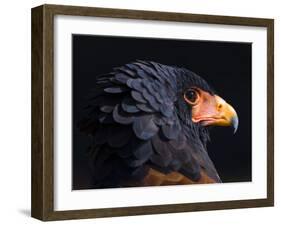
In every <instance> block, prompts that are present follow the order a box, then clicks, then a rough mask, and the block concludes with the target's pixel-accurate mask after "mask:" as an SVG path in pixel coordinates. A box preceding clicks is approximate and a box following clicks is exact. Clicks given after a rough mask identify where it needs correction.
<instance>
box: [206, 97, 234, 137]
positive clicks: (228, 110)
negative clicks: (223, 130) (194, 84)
mask: <svg viewBox="0 0 281 226" xmlns="http://www.w3.org/2000/svg"><path fill="white" fill-rule="evenodd" d="M215 99H216V103H217V114H215V117H214V118H215V120H214V122H211V123H210V124H209V125H213V126H231V127H232V128H233V130H234V132H233V133H236V131H237V129H238V124H239V120H238V116H237V113H236V111H235V110H234V108H233V107H232V106H231V105H230V104H228V103H227V102H226V101H224V100H223V99H222V98H221V97H219V96H217V95H215Z"/></svg>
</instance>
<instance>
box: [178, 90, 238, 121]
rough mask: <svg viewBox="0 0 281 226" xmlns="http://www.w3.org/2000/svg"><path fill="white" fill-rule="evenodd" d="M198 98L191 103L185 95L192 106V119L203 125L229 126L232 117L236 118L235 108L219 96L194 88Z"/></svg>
mask: <svg viewBox="0 0 281 226" xmlns="http://www.w3.org/2000/svg"><path fill="white" fill-rule="evenodd" d="M194 90H196V92H197V94H198V98H197V100H196V101H194V102H193V103H192V102H190V101H189V100H188V99H187V98H186V97H185V96H184V98H185V101H186V102H187V104H189V105H191V107H192V121H193V122H194V123H201V124H202V125H204V126H207V125H217V126H230V125H231V123H232V119H233V118H234V117H236V118H237V114H236V112H235V110H234V109H233V108H232V106H230V105H229V104H228V103H226V102H225V101H224V100H223V99H222V98H221V97H219V96H217V95H211V94H210V93H208V92H205V91H203V90H201V89H198V88H194Z"/></svg>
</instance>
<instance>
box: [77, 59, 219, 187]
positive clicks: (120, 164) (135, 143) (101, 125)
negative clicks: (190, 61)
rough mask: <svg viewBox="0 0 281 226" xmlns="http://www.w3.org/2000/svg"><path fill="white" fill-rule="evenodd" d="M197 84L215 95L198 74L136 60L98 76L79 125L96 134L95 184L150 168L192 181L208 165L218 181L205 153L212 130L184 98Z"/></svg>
mask: <svg viewBox="0 0 281 226" xmlns="http://www.w3.org/2000/svg"><path fill="white" fill-rule="evenodd" d="M193 86H196V87H198V88H201V89H202V90H204V91H206V92H209V93H210V94H213V93H214V91H213V90H212V89H211V88H210V86H209V85H208V84H207V82H206V81H205V80H203V79H202V78H201V77H200V76H198V75H196V74H195V73H193V72H191V71H189V70H187V69H184V68H178V67H174V66H167V65H163V64H159V63H156V62H148V61H137V62H133V63H130V64H126V65H125V66H121V67H117V68H114V70H113V72H111V73H109V74H105V75H101V76H99V77H98V78H97V82H96V84H95V86H94V89H93V93H92V94H91V96H90V98H89V106H88V107H87V112H88V113H87V117H85V118H84V119H83V120H81V122H80V123H79V128H80V130H81V131H82V132H85V133H86V134H88V135H90V136H92V137H93V144H92V147H91V153H92V154H91V156H92V158H91V159H90V163H91V167H92V169H93V187H120V186H125V185H126V184H127V182H137V181H140V180H142V179H143V178H144V176H145V175H146V172H147V170H148V169H149V168H155V169H157V170H159V171H161V172H163V173H168V172H172V171H177V172H180V173H182V174H183V175H184V176H186V177H188V178H190V179H191V180H194V181H196V180H199V178H200V170H201V169H204V171H205V172H206V174H207V175H208V176H209V177H210V178H212V179H213V180H214V181H217V182H219V181H220V178H219V176H218V174H217V172H216V169H215V167H214V165H213V163H212V161H211V159H210V158H209V156H208V153H207V151H206V142H207V140H208V131H207V129H206V128H204V127H202V126H200V125H197V124H194V123H192V121H191V109H190V107H189V106H188V105H187V104H186V103H184V100H183V99H182V94H183V92H184V90H186V89H187V88H189V87H193Z"/></svg>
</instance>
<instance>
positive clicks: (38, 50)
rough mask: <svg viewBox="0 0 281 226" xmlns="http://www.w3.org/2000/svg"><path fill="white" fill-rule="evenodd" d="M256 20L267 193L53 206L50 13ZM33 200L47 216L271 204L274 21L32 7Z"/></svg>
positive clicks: (36, 213) (36, 210)
mask: <svg viewBox="0 0 281 226" xmlns="http://www.w3.org/2000/svg"><path fill="white" fill-rule="evenodd" d="M55 15H71V16H87V17H103V18H112V19H114V18H126V19H139V20H153V21H156V22H157V21H167V22H183V23H184V22H189V23H204V24H218V25H239V26H250V27H251V26H255V27H264V28H266V29H267V160H266V161H267V198H263V199H248V200H234V201H216V202H198V203H183V204H182V203H178V204H169V205H153V206H135V207H122V208H119V207H118V208H116V207H115V208H99V209H77V210H66V211H55V210H54V152H53V146H54V140H53V130H54V117H53V112H54V104H53V100H54V16H55ZM31 51H32V191H31V192H32V202H31V204H32V205H31V206H32V207H31V215H32V217H34V218H37V219H40V220H43V221H49V220H66V219H82V218H97V217H114V216H129V215H142V214H160V213H174V212H186V211H202V210H219V209H234V208H250V207H264V206H273V205H274V75H273V74H274V66H273V65H274V21H273V19H261V18H245V17H229V16H211V15H199V14H198V15H196V14H184V13H167V12H153V11H136V10H124V9H106V8H91V7H76V6H61V5H42V6H39V7H36V8H33V9H32V50H31Z"/></svg>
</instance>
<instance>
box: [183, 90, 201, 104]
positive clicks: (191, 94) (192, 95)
mask: <svg viewBox="0 0 281 226" xmlns="http://www.w3.org/2000/svg"><path fill="white" fill-rule="evenodd" d="M184 99H185V101H186V102H187V103H189V104H191V105H194V104H196V103H197V101H198V100H199V94H198V91H197V90H195V89H193V88H190V89H188V90H187V91H186V92H185V93H184Z"/></svg>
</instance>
